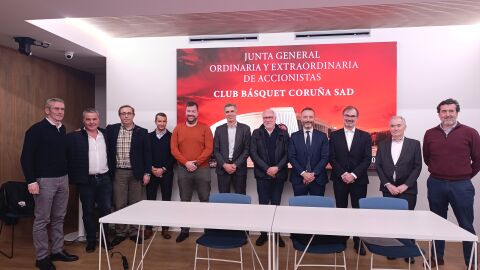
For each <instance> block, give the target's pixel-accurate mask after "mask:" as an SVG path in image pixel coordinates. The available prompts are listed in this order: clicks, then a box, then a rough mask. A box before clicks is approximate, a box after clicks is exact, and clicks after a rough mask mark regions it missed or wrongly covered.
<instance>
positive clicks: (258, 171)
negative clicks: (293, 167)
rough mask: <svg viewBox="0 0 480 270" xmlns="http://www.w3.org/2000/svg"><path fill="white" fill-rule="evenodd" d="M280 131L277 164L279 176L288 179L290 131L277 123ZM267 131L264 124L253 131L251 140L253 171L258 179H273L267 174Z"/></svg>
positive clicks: (276, 156) (277, 145) (277, 144)
mask: <svg viewBox="0 0 480 270" xmlns="http://www.w3.org/2000/svg"><path fill="white" fill-rule="evenodd" d="M275 129H276V130H277V132H278V138H277V142H276V148H275V161H274V162H275V166H276V167H278V173H277V175H276V176H277V178H278V179H281V180H286V179H287V177H288V171H287V167H288V166H287V163H288V156H287V152H288V141H289V137H288V133H287V132H286V131H285V130H282V129H280V128H279V127H278V125H275ZM267 136H268V134H267V131H266V130H265V127H264V125H263V124H262V125H261V126H260V128H257V129H255V130H254V131H253V133H252V139H251V142H250V157H251V158H252V161H253V164H254V168H253V172H254V175H255V178H257V179H271V178H270V176H269V175H268V174H267V169H268V168H269V167H270V166H269V165H268V150H267V143H266V141H267Z"/></svg>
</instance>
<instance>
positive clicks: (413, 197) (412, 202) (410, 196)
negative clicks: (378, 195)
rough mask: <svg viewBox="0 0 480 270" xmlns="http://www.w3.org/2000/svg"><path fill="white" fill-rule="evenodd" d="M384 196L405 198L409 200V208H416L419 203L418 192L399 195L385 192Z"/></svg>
mask: <svg viewBox="0 0 480 270" xmlns="http://www.w3.org/2000/svg"><path fill="white" fill-rule="evenodd" d="M383 197H391V198H399V199H404V200H406V201H407V202H408V210H414V209H415V205H417V194H408V193H402V194H399V195H396V196H394V195H392V194H391V193H390V192H383Z"/></svg>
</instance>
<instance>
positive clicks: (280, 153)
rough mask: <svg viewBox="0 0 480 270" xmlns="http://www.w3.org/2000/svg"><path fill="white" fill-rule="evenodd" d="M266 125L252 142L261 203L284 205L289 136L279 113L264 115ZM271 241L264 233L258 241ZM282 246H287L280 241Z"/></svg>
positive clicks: (256, 131) (256, 133) (251, 151)
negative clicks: (283, 196)
mask: <svg viewBox="0 0 480 270" xmlns="http://www.w3.org/2000/svg"><path fill="white" fill-rule="evenodd" d="M262 119H263V124H262V125H261V126H260V127H259V128H257V129H255V130H254V131H253V134H252V138H251V141H250V157H251V158H252V161H253V164H254V166H255V168H254V174H255V178H256V179H257V192H258V202H259V203H260V204H273V205H280V201H281V199H282V192H283V185H284V182H285V181H286V180H287V178H288V172H287V162H288V161H287V150H288V141H289V137H288V133H287V132H286V131H285V130H282V129H281V128H280V127H279V126H278V125H277V124H275V121H276V115H275V112H274V111H273V110H271V109H268V110H265V111H264V112H263V113H262ZM266 241H267V233H266V232H262V233H261V234H260V237H258V239H257V241H256V245H257V246H262V245H263V244H265V242H266ZM279 246H280V247H284V246H285V243H284V242H283V240H282V238H279Z"/></svg>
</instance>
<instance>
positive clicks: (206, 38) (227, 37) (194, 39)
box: [189, 34, 258, 43]
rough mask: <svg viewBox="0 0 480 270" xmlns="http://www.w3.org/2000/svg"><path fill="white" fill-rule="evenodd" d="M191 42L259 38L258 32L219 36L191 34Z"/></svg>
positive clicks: (251, 39)
mask: <svg viewBox="0 0 480 270" xmlns="http://www.w3.org/2000/svg"><path fill="white" fill-rule="evenodd" d="M189 39H190V42H191V43H199V42H212V41H253V40H258V35H256V34H244V35H217V36H191V37H190V38H189Z"/></svg>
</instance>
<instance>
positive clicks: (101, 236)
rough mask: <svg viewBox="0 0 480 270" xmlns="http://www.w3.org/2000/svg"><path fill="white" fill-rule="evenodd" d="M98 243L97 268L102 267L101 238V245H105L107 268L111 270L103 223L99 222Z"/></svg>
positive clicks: (99, 269)
mask: <svg viewBox="0 0 480 270" xmlns="http://www.w3.org/2000/svg"><path fill="white" fill-rule="evenodd" d="M99 234H100V235H99V237H100V239H99V241H100V243H99V245H98V270H101V269H102V240H103V245H104V246H105V256H106V257H107V265H108V269H109V270H111V269H112V266H111V265H110V257H109V256H108V248H107V237H106V236H105V231H104V230H103V223H100V232H99Z"/></svg>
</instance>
